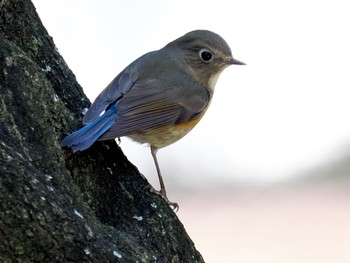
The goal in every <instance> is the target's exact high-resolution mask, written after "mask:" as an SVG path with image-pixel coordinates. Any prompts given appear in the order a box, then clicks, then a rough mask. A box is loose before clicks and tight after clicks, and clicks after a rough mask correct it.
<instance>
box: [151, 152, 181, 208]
mask: <svg viewBox="0 0 350 263" xmlns="http://www.w3.org/2000/svg"><path fill="white" fill-rule="evenodd" d="M157 151H158V149H157V148H155V147H153V146H151V154H152V157H153V161H154V164H155V165H156V169H157V173H158V179H159V184H160V191H157V190H155V189H154V188H153V187H152V188H151V191H152V192H154V193H156V194H158V195H160V196H161V197H163V199H164V200H165V201H166V202H167V203H168V204H169V205H170V206H172V207H173V209H174V210H176V211H178V210H179V205H178V204H177V203H173V202H170V201H169V199H168V197H167V195H166V190H165V185H164V181H163V177H162V175H161V173H160V168H159V164H158V160H157Z"/></svg>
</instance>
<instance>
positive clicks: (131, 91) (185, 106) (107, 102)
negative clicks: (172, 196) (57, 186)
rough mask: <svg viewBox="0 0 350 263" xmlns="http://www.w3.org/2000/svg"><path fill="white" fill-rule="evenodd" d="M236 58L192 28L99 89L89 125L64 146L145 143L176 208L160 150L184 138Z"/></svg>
mask: <svg viewBox="0 0 350 263" xmlns="http://www.w3.org/2000/svg"><path fill="white" fill-rule="evenodd" d="M232 64H236V65H245V63H243V62H241V61H238V60H236V59H234V58H233V56H232V53H231V49H230V47H229V46H228V44H227V43H226V41H225V40H224V39H223V38H222V37H221V36H219V35H218V34H216V33H213V32H211V31H208V30H195V31H191V32H189V33H187V34H185V35H184V36H182V37H180V38H178V39H175V40H174V41H172V42H170V43H169V44H167V45H166V46H165V47H163V48H162V49H159V50H156V51H152V52H149V53H146V54H145V55H143V56H141V57H140V58H138V59H136V60H135V61H134V62H132V63H131V64H130V65H129V66H127V67H126V68H125V69H124V70H123V71H122V72H121V73H119V75H118V76H116V77H115V78H114V79H113V80H112V82H111V83H110V84H109V85H108V86H107V87H106V88H105V89H104V90H103V91H102V92H101V93H100V95H99V96H98V97H97V98H96V99H95V101H94V103H93V104H92V105H91V107H90V109H89V110H88V111H87V112H86V114H85V116H84V118H83V124H84V125H85V126H84V127H83V128H81V129H80V130H78V131H76V132H74V133H72V134H70V135H68V136H67V137H65V138H64V139H63V140H62V142H61V147H70V148H71V149H72V151H73V152H75V151H83V150H85V149H87V148H89V147H90V146H91V145H92V144H93V143H94V142H95V141H104V140H110V139H115V138H120V137H122V136H127V137H129V138H131V139H132V140H134V141H136V142H139V143H147V144H149V146H150V149H151V154H152V157H153V160H154V163H155V166H156V169H157V173H158V178H159V183H160V191H156V190H155V189H154V188H153V187H151V190H152V192H155V193H157V194H159V195H160V196H161V197H163V199H164V200H165V201H166V202H167V203H168V204H169V205H170V206H172V207H173V208H174V209H176V210H177V209H178V207H179V206H178V204H177V203H174V202H170V201H169V199H168V197H167V193H166V189H165V186H164V182H163V179H162V175H161V172H160V168H159V164H158V160H157V151H158V149H160V148H163V147H165V146H168V145H170V144H172V143H174V142H176V141H178V140H179V139H181V138H182V137H183V136H185V135H186V134H187V133H188V132H189V131H191V130H192V128H193V127H194V126H195V125H196V124H197V123H198V122H199V121H200V119H201V118H202V117H203V115H204V114H205V112H206V111H207V109H208V107H209V104H210V102H211V99H212V97H213V93H214V87H215V84H216V81H217V79H218V77H219V75H220V74H221V72H222V71H223V70H224V69H225V68H226V67H228V66H229V65H232Z"/></svg>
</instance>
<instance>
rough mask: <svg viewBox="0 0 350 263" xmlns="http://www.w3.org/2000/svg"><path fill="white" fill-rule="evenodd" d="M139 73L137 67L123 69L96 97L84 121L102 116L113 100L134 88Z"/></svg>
mask: <svg viewBox="0 0 350 263" xmlns="http://www.w3.org/2000/svg"><path fill="white" fill-rule="evenodd" d="M138 77H139V74H137V71H136V70H135V68H129V69H125V70H124V71H122V72H121V73H120V74H119V75H118V76H116V77H115V78H114V79H113V80H112V82H111V83H110V84H109V85H108V86H107V87H106V88H105V89H104V90H103V91H102V92H101V93H100V95H99V96H98V97H97V98H96V99H95V101H94V102H93V104H92V105H91V107H90V108H89V110H88V111H87V112H86V114H85V116H84V118H83V123H84V124H88V123H90V122H92V121H94V120H95V119H96V118H98V117H99V116H100V114H101V113H102V112H103V111H104V110H105V109H106V108H107V107H108V106H109V105H110V104H112V103H113V102H115V101H116V100H118V99H119V98H121V97H122V96H123V94H125V93H126V92H128V90H129V89H131V88H132V86H133V85H134V83H135V82H136V80H137V78H138Z"/></svg>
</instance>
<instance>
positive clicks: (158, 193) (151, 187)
mask: <svg viewBox="0 0 350 263" xmlns="http://www.w3.org/2000/svg"><path fill="white" fill-rule="evenodd" d="M149 188H150V192H151V193H155V194H157V195H159V196H161V197H162V198H163V199H164V201H165V202H166V203H167V204H168V205H169V206H171V207H172V208H173V210H174V211H175V212H177V211H179V205H178V203H175V202H171V201H170V200H169V199H168V197H167V195H166V192H165V190H164V189H161V190H160V191H158V190H156V189H154V188H153V186H151V185H150V186H149Z"/></svg>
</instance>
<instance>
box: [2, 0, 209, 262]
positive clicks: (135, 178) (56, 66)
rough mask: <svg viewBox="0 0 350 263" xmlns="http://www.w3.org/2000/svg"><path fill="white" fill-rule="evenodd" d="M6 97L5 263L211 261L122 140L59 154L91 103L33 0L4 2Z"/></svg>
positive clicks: (3, 64) (3, 136) (3, 176)
mask: <svg viewBox="0 0 350 263" xmlns="http://www.w3.org/2000/svg"><path fill="white" fill-rule="evenodd" d="M87 55H88V54H87ZM0 96H1V97H0V173H1V174H0V262H181V263H182V262H204V261H203V259H202V257H201V255H200V254H199V252H198V251H196V249H195V247H194V244H193V242H192V241H191V240H190V238H189V237H188V235H187V233H186V232H185V230H184V228H183V225H182V224H181V222H180V221H179V220H178V218H177V216H176V215H175V213H174V212H173V211H172V210H171V208H170V207H169V206H168V205H167V204H166V203H165V202H164V201H163V200H162V199H161V198H160V197H159V196H157V195H155V194H152V193H150V191H149V190H148V188H147V186H148V183H147V181H146V179H145V178H143V177H142V175H141V174H140V173H139V172H138V170H137V169H136V167H134V166H133V165H132V164H131V163H130V162H129V161H128V160H127V158H126V157H125V156H124V155H123V153H122V151H121V150H120V148H119V146H118V145H117V144H116V143H115V141H107V142H100V143H99V142H98V143H95V145H93V146H92V147H91V148H90V149H88V150H86V151H83V152H80V153H76V154H73V153H71V152H69V151H67V152H64V151H63V150H62V149H60V147H59V142H60V140H61V139H62V138H63V137H64V136H65V135H66V134H68V133H70V132H72V131H74V130H76V129H77V128H79V127H80V126H81V118H82V112H83V110H84V108H88V107H89V105H90V102H89V100H88V99H87V97H86V96H85V94H84V93H83V91H82V89H81V87H80V86H79V84H78V83H77V81H76V79H75V76H74V74H73V73H72V72H71V71H70V69H69V68H68V67H67V65H66V63H65V62H64V60H63V58H62V57H61V56H60V54H59V53H58V51H57V49H56V47H55V45H54V43H53V40H52V38H51V37H50V36H49V35H48V33H47V31H46V30H45V28H44V27H43V25H42V23H41V21H40V19H39V17H38V15H37V13H36V11H35V8H34V6H33V4H32V3H31V2H30V1H29V0H0Z"/></svg>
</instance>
